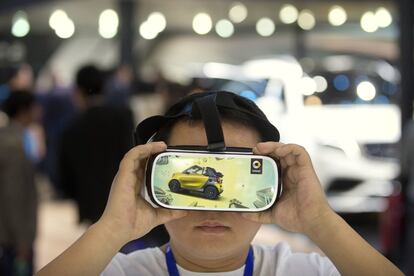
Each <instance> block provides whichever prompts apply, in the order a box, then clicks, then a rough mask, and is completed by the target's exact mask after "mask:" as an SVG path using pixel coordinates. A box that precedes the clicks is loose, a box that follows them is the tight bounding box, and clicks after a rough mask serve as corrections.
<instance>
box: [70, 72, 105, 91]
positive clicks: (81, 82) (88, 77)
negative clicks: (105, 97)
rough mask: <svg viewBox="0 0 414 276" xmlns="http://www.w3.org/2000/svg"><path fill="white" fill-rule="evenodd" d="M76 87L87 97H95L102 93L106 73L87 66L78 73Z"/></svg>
mask: <svg viewBox="0 0 414 276" xmlns="http://www.w3.org/2000/svg"><path fill="white" fill-rule="evenodd" d="M76 85H77V87H78V88H79V89H80V90H81V92H82V94H83V95H85V96H94V95H99V94H101V93H102V89H103V86H104V73H103V72H102V71H101V70H100V69H99V68H97V67H96V66H95V65H86V66H83V67H82V68H80V69H79V70H78V72H77V73H76Z"/></svg>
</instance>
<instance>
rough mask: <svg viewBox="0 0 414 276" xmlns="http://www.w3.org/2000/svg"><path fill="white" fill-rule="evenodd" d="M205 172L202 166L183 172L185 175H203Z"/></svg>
mask: <svg viewBox="0 0 414 276" xmlns="http://www.w3.org/2000/svg"><path fill="white" fill-rule="evenodd" d="M202 171H203V168H202V167H200V166H197V165H196V166H192V167H190V168H188V169H186V170H185V171H183V173H197V174H201V172H202Z"/></svg>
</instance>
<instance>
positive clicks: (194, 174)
mask: <svg viewBox="0 0 414 276" xmlns="http://www.w3.org/2000/svg"><path fill="white" fill-rule="evenodd" d="M222 178H223V174H222V173H220V172H217V171H216V170H215V169H213V168H211V167H200V166H198V165H194V166H191V167H189V168H188V169H186V170H184V171H183V172H180V173H174V174H173V175H172V177H171V180H170V181H169V182H168V186H169V188H170V190H171V191H172V192H174V193H184V192H193V193H192V194H195V195H201V196H203V197H205V198H208V199H217V198H218V197H219V195H220V194H221V193H222V192H223V185H222Z"/></svg>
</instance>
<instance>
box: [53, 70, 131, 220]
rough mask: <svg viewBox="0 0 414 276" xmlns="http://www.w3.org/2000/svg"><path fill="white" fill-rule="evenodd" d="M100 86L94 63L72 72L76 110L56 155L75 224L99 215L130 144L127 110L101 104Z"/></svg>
mask: <svg viewBox="0 0 414 276" xmlns="http://www.w3.org/2000/svg"><path fill="white" fill-rule="evenodd" d="M103 87H104V74H103V72H102V71H101V70H100V69H98V68H97V67H95V66H94V65H87V66H84V67H82V68H81V69H80V70H79V71H78V72H77V74H76V89H75V92H74V96H75V104H76V105H77V107H78V108H79V111H80V112H79V115H78V116H77V117H76V118H75V119H74V120H73V122H72V123H69V125H68V127H67V129H66V130H64V132H63V135H62V142H61V147H60V152H59V167H60V181H61V185H62V188H63V190H64V192H65V193H66V195H67V196H69V197H70V198H73V199H74V200H75V202H76V203H77V205H78V214H79V221H80V222H85V223H88V224H89V223H93V222H95V221H97V220H98V219H99V217H100V216H101V214H102V212H103V210H104V208H105V204H106V201H107V198H108V195H109V190H110V186H111V183H112V179H113V177H114V176H115V174H116V172H117V169H118V164H119V162H120V160H121V159H122V157H123V156H124V154H125V153H126V152H127V151H128V150H129V149H130V148H131V146H132V132H133V127H134V126H133V116H132V112H131V111H130V110H129V109H128V108H126V107H114V106H109V105H108V104H106V103H105V97H104V94H103Z"/></svg>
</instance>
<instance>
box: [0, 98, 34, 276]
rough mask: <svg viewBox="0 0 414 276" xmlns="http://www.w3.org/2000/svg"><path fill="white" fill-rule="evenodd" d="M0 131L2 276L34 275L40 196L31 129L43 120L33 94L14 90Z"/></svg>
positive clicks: (6, 104)
mask: <svg viewBox="0 0 414 276" xmlns="http://www.w3.org/2000/svg"><path fill="white" fill-rule="evenodd" d="M3 110H4V112H5V113H6V114H7V116H8V118H9V122H8V124H7V125H6V126H4V127H2V128H0V252H1V253H2V254H0V275H32V272H33V243H34V240H35V237H36V222H37V193H36V187H35V180H34V166H33V162H32V160H33V156H32V148H31V142H30V141H31V138H30V134H28V128H29V126H30V125H31V124H33V123H34V122H37V121H38V120H39V119H40V118H39V117H40V112H39V106H38V105H37V103H36V101H35V97H34V95H33V94H32V93H30V92H27V91H13V92H12V93H10V96H9V97H8V98H7V100H6V101H5V102H4V103H3Z"/></svg>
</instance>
